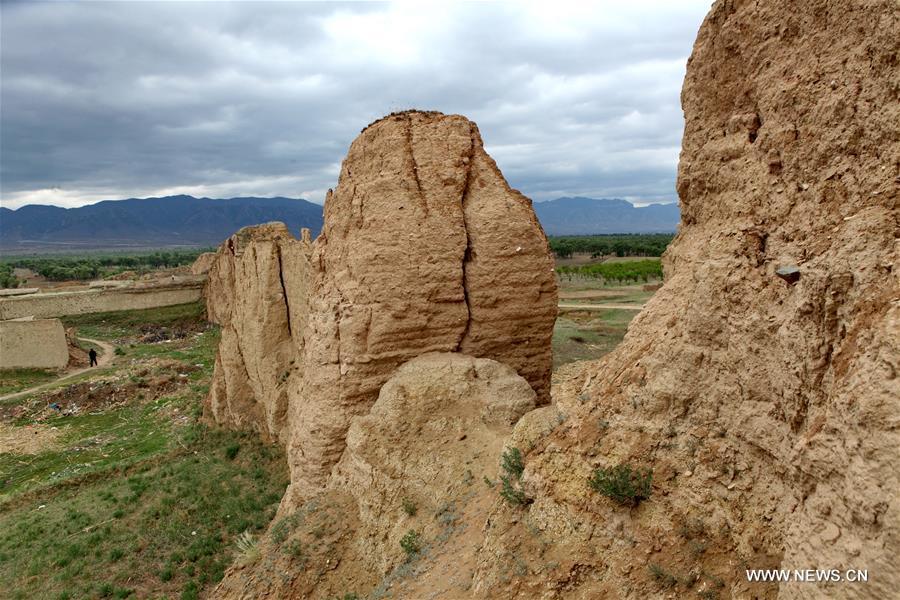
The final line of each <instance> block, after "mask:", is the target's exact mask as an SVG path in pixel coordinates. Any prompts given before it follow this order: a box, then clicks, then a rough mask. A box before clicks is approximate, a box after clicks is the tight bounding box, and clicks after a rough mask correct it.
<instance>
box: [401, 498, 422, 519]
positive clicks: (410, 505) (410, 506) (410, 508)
mask: <svg viewBox="0 0 900 600" xmlns="http://www.w3.org/2000/svg"><path fill="white" fill-rule="evenodd" d="M403 512H405V513H406V514H407V515H409V516H410V517H414V516H416V513H417V512H419V509H418V508H416V503H415V502H413V501H412V500H410V499H409V498H404V499H403Z"/></svg>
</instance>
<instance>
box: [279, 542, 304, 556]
mask: <svg viewBox="0 0 900 600" xmlns="http://www.w3.org/2000/svg"><path fill="white" fill-rule="evenodd" d="M282 550H283V552H284V553H285V554H287V555H288V556H290V557H291V558H301V557H302V556H303V545H302V544H301V543H300V540H291V541H290V542H288V543H287V544H286V545H285V546H284V548H283V549H282Z"/></svg>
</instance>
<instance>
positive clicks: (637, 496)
mask: <svg viewBox="0 0 900 600" xmlns="http://www.w3.org/2000/svg"><path fill="white" fill-rule="evenodd" d="M652 480H653V471H652V470H651V469H632V468H631V466H630V465H625V464H621V465H617V466H615V467H612V468H611V469H604V468H602V467H601V468H599V469H597V470H596V471H594V475H593V476H592V477H591V479H590V485H591V487H592V488H594V489H595V490H596V491H598V492H600V493H601V494H603V495H604V496H606V497H608V498H611V499H612V500H614V501H616V502H618V503H619V504H625V505H629V506H637V505H638V504H639V503H640V502H641V500H646V499H647V498H649V497H650V490H651V485H652Z"/></svg>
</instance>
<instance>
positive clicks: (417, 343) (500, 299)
mask: <svg viewBox="0 0 900 600" xmlns="http://www.w3.org/2000/svg"><path fill="white" fill-rule="evenodd" d="M311 263H312V265H313V268H314V270H315V272H314V274H313V276H312V279H311V281H310V289H311V294H310V300H309V311H310V312H309V321H308V326H307V329H306V332H305V334H304V336H303V339H304V347H305V350H304V352H305V356H306V359H305V360H304V372H305V375H304V377H303V378H302V379H298V381H297V385H296V386H294V387H292V389H291V395H290V401H289V405H290V410H291V412H292V416H291V423H292V426H291V431H292V441H291V446H290V448H289V457H290V460H291V467H292V471H291V472H292V475H291V481H292V492H293V493H294V494H299V495H300V496H303V495H304V494H306V493H307V490H309V489H315V488H319V487H321V486H322V485H323V484H324V483H325V481H326V479H327V477H328V474H329V472H330V470H331V467H332V466H333V465H334V464H335V463H336V462H337V461H338V459H339V458H340V456H341V453H342V452H343V450H344V447H345V442H344V439H345V436H346V431H347V427H348V426H349V421H350V418H351V417H352V416H354V415H360V414H365V413H366V412H368V410H369V409H370V408H371V406H372V404H373V403H374V402H375V399H376V397H377V395H378V391H379V389H380V388H381V386H382V385H383V384H384V382H385V381H387V379H388V378H389V377H390V376H391V374H392V373H393V372H394V370H395V369H396V368H397V367H399V366H400V365H401V364H403V363H404V362H406V361H407V360H409V359H412V358H414V357H416V356H419V355H421V354H425V353H428V352H463V353H466V354H471V355H473V356H479V357H486V358H491V359H494V360H497V361H500V362H503V363H505V364H508V365H509V366H511V367H513V368H514V369H515V370H516V371H517V372H518V373H519V374H521V375H522V376H523V377H525V379H527V380H528V382H529V383H530V384H531V386H532V387H533V388H534V390H535V391H536V393H537V395H538V402H539V403H546V402H548V401H549V383H550V370H551V366H552V359H551V354H550V338H551V335H552V329H553V322H554V320H555V318H556V283H555V279H554V274H553V260H552V257H551V254H550V251H549V247H548V244H547V240H546V237H545V236H544V233H543V231H542V229H541V227H540V225H539V224H538V222H537V219H536V218H535V216H534V212H533V210H532V208H531V202H530V201H529V200H528V199H527V198H525V197H524V196H522V195H521V194H519V193H518V192H516V191H514V190H512V189H510V188H509V186H508V185H507V183H506V181H505V180H504V179H503V176H502V175H501V174H500V171H499V170H498V169H497V167H496V165H495V164H494V161H493V160H492V159H491V158H490V157H489V156H488V155H487V154H486V153H485V151H484V148H483V145H482V141H481V137H480V135H479V133H478V129H477V127H476V126H475V124H474V123H472V122H471V121H469V120H467V119H465V118H464V117H461V116H458V115H451V116H445V115H442V114H440V113H422V112H406V113H399V114H395V115H391V116H389V117H386V118H384V119H382V120H380V121H377V122H375V123H373V124H371V125H369V126H368V127H367V128H366V129H365V130H364V132H363V133H362V134H361V135H360V136H359V137H358V138H357V139H356V140H355V141H354V142H353V144H352V145H351V147H350V151H349V153H348V155H347V158H346V160H345V161H344V163H343V167H342V169H341V175H340V180H339V183H338V186H337V188H336V189H335V190H334V192H333V193H329V194H328V196H327V198H326V202H325V226H324V228H323V230H322V233H321V235H320V236H319V238H318V239H317V240H316V242H315V244H314V249H313V255H312V258H311Z"/></svg>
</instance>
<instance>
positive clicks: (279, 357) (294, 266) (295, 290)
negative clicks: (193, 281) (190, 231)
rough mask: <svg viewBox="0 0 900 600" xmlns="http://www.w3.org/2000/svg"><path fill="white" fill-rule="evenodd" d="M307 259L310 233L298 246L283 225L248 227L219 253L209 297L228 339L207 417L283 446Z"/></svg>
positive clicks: (218, 364) (220, 351)
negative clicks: (288, 389) (289, 273)
mask: <svg viewBox="0 0 900 600" xmlns="http://www.w3.org/2000/svg"><path fill="white" fill-rule="evenodd" d="M308 254H309V238H308V232H306V235H305V236H304V239H301V240H297V239H295V238H294V237H293V236H292V235H291V233H290V231H288V229H287V227H286V226H285V225H284V224H283V223H267V224H265V225H259V226H255V227H245V228H243V229H241V230H240V231H238V232H237V233H236V234H235V235H233V236H232V237H230V238H229V239H228V240H226V241H225V243H223V244H222V246H221V247H220V248H219V249H218V251H217V252H216V254H215V261H214V262H213V263H212V266H211V267H210V269H209V278H208V280H207V284H206V291H205V296H206V310H207V315H208V318H209V320H210V321H212V322H214V323H218V324H219V325H221V326H222V333H221V336H222V337H221V340H220V342H219V348H218V352H217V353H216V364H215V369H214V372H213V380H212V383H211V385H210V393H209V396H208V397H207V399H206V404H205V407H204V412H205V414H206V416H207V418H210V419H211V420H214V421H216V422H218V423H220V424H223V425H230V426H234V427H238V428H245V429H254V430H256V431H259V432H260V434H261V435H262V437H263V439H266V440H283V439H284V436H285V435H286V431H285V423H286V418H287V386H288V380H289V379H290V377H291V374H292V373H293V371H294V370H295V368H296V366H297V358H298V347H297V344H296V342H295V340H294V338H293V336H292V333H293V330H292V327H297V328H298V329H302V325H300V324H293V323H292V319H294V320H296V321H298V322H302V317H301V316H300V314H301V313H302V310H303V309H302V304H303V300H304V298H305V294H306V287H305V284H304V281H303V280H304V277H305V273H306V272H307V271H308V269H309V266H308V258H307V257H308ZM287 264H289V265H290V270H291V272H292V274H291V275H287V274H286V273H285V271H286V270H287V266H286V265H287ZM291 303H293V304H294V305H293V306H291Z"/></svg>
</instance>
